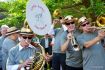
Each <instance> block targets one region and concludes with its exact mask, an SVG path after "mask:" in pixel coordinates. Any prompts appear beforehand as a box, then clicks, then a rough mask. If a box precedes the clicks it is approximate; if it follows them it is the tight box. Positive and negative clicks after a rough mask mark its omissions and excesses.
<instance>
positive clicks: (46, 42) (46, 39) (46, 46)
mask: <svg viewBox="0 0 105 70" xmlns="http://www.w3.org/2000/svg"><path fill="white" fill-rule="evenodd" d="M45 48H48V38H45Z"/></svg>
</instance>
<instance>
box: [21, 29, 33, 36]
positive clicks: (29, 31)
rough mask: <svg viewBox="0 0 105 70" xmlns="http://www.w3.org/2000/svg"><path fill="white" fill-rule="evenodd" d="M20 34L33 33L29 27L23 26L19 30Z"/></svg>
mask: <svg viewBox="0 0 105 70" xmlns="http://www.w3.org/2000/svg"><path fill="white" fill-rule="evenodd" d="M20 34H21V35H34V33H33V32H32V30H31V29H29V28H25V27H23V28H22V29H21V31H20Z"/></svg>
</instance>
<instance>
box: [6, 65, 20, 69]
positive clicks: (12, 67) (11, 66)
mask: <svg viewBox="0 0 105 70" xmlns="http://www.w3.org/2000/svg"><path fill="white" fill-rule="evenodd" d="M18 66H19V65H7V67H6V68H7V70H18Z"/></svg>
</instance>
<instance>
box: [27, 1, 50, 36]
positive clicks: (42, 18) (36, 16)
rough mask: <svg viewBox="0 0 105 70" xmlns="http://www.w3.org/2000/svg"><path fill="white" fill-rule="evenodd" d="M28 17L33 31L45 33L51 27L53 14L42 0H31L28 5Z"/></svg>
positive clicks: (39, 33) (40, 33)
mask: <svg viewBox="0 0 105 70" xmlns="http://www.w3.org/2000/svg"><path fill="white" fill-rule="evenodd" d="M26 19H27V22H28V24H29V26H30V28H31V29H32V31H33V32H34V33H36V34H38V35H45V34H47V33H48V32H49V30H50V28H51V23H52V19H51V14H50V12H49V10H48V8H47V6H46V5H45V4H44V3H43V2H42V1H41V0H29V2H28V3H27V6H26Z"/></svg>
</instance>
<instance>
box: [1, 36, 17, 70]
mask: <svg viewBox="0 0 105 70" xmlns="http://www.w3.org/2000/svg"><path fill="white" fill-rule="evenodd" d="M16 45H17V42H16V41H14V40H12V39H10V38H8V37H6V38H5V40H4V42H3V44H2V69H3V70H6V62H7V58H8V53H9V50H10V49H11V48H12V47H15V46H16Z"/></svg>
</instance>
